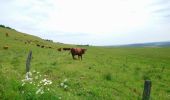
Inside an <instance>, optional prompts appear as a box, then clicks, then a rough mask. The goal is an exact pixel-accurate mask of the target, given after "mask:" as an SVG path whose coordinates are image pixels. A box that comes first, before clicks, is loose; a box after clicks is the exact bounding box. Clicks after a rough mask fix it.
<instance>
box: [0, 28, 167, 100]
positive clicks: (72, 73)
mask: <svg viewBox="0 0 170 100" xmlns="http://www.w3.org/2000/svg"><path fill="white" fill-rule="evenodd" d="M6 33H8V36H6ZM37 44H39V45H43V46H45V48H41V47H38V46H37ZM5 46H6V47H8V49H5V48H4V47H5ZM49 47H51V48H49ZM62 47H76V46H75V45H66V44H62V43H53V42H51V41H45V40H43V39H41V38H39V37H35V36H32V35H28V34H25V33H20V32H17V31H16V30H12V29H7V28H0V80H1V81H0V100H9V99H10V100H11V99H16V100H21V99H25V100H42V99H44V100H60V99H61V100H141V98H142V93H143V83H144V80H147V79H149V80H151V81H152V90H151V99H152V100H169V99H170V84H169V83H170V78H169V76H170V52H169V51H170V48H169V47H163V48H147V47H139V48H136V47H135V48H133V47H131V48H128V47H110V48H105V47H94V46H84V47H83V48H86V49H87V52H86V53H85V54H84V55H83V60H82V61H79V60H73V59H72V57H71V55H70V54H69V52H68V51H61V52H59V51H57V49H58V48H62ZM30 50H32V60H31V73H32V75H30V76H31V79H30V80H25V63H26V58H27V56H28V53H29V51H30Z"/></svg>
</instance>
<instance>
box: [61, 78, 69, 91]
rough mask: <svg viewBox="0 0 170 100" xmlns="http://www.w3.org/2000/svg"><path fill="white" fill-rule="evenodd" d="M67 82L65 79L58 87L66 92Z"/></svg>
mask: <svg viewBox="0 0 170 100" xmlns="http://www.w3.org/2000/svg"><path fill="white" fill-rule="evenodd" d="M67 81H68V80H67V79H64V81H63V82H61V83H60V86H61V87H63V88H64V89H65V90H67V88H68V85H67Z"/></svg>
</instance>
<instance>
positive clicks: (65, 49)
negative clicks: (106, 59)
mask: <svg viewBox="0 0 170 100" xmlns="http://www.w3.org/2000/svg"><path fill="white" fill-rule="evenodd" d="M70 49H71V48H63V50H64V51H67V50H70Z"/></svg>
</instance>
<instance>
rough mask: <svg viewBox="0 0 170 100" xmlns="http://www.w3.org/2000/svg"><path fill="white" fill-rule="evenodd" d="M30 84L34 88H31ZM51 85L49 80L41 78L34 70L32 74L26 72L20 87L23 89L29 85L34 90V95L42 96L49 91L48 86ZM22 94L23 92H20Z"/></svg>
mask: <svg viewBox="0 0 170 100" xmlns="http://www.w3.org/2000/svg"><path fill="white" fill-rule="evenodd" d="M46 76H47V75H44V77H46ZM31 84H32V85H34V86H31ZM51 84H52V81H51V80H48V79H46V78H43V76H42V75H41V74H40V72H36V71H35V70H33V72H32V73H31V72H27V73H26V76H25V79H23V80H22V87H24V86H25V85H30V86H31V87H32V88H35V90H36V92H35V94H44V92H45V91H49V90H50V88H49V86H50V85H51ZM22 93H24V91H22Z"/></svg>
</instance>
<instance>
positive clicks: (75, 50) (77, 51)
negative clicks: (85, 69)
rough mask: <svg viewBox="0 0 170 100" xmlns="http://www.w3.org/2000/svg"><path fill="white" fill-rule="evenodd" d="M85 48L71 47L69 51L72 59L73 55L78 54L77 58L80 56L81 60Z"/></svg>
mask: <svg viewBox="0 0 170 100" xmlns="http://www.w3.org/2000/svg"><path fill="white" fill-rule="evenodd" d="M86 50H87V49H83V48H71V49H70V52H71V54H72V57H73V59H75V58H74V56H75V55H78V59H80V58H81V60H82V55H83V54H84V53H85V51H86Z"/></svg>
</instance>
